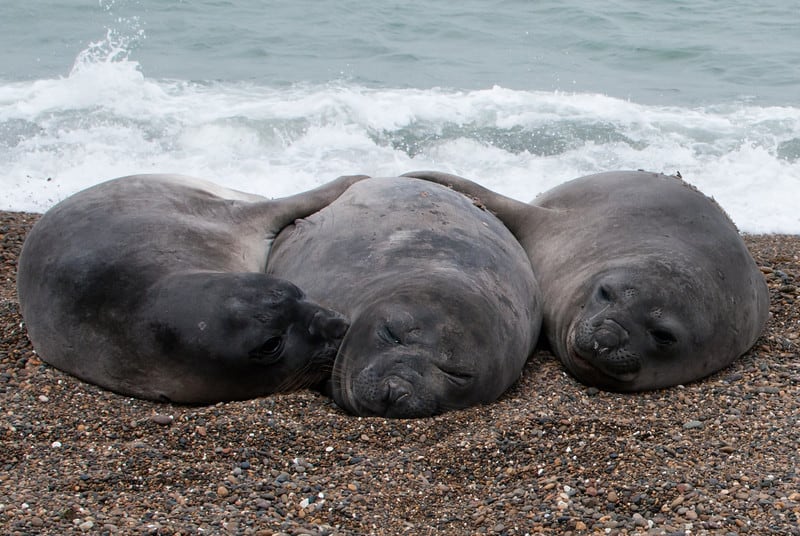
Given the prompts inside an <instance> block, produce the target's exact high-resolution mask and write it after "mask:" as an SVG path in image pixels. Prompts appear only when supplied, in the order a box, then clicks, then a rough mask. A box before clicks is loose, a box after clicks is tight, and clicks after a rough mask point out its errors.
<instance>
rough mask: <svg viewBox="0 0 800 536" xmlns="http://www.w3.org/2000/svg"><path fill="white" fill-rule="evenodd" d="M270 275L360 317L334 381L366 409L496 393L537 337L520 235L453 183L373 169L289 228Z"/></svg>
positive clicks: (398, 408) (448, 404)
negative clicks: (377, 173) (372, 174)
mask: <svg viewBox="0 0 800 536" xmlns="http://www.w3.org/2000/svg"><path fill="white" fill-rule="evenodd" d="M267 273H268V274H270V275H273V276H276V277H282V278H286V279H290V280H291V281H292V282H294V283H295V284H297V285H298V286H300V287H302V288H303V289H305V291H306V292H307V293H308V295H309V297H311V298H312V299H314V300H317V301H319V302H320V303H321V304H323V305H325V306H327V307H332V308H335V309H337V310H339V311H341V312H342V313H344V314H345V315H346V316H347V317H348V318H349V320H350V329H349V330H348V332H347V335H345V337H344V339H343V341H342V344H341V346H340V348H339V353H338V354H337V356H336V363H335V365H334V369H333V374H332V378H331V383H330V390H331V394H332V395H333V398H334V400H335V401H336V403H337V404H338V405H339V406H340V407H342V408H344V409H345V410H347V411H349V412H351V413H354V414H356V415H379V416H385V417H393V418H411V417H425V416H429V415H434V414H437V413H441V412H444V411H447V410H452V409H457V408H464V407H467V406H471V405H475V404H480V403H484V402H490V401H493V400H495V399H497V398H498V397H499V396H500V395H501V394H502V393H503V392H504V391H505V390H506V389H507V388H508V387H509V386H510V385H511V384H512V383H514V381H515V380H516V379H517V378H518V377H519V375H520V373H521V371H522V368H523V366H524V364H525V361H526V360H527V358H528V356H529V355H530V353H531V352H532V351H533V349H534V347H535V344H536V340H537V338H538V334H539V330H540V323H541V311H540V308H539V302H540V299H541V296H540V292H539V287H538V285H537V283H536V280H535V279H534V276H533V272H532V270H531V266H530V262H529V261H528V258H527V257H526V255H525V252H524V251H523V250H522V248H521V247H520V245H519V243H518V242H517V241H516V240H515V239H514V237H513V236H512V235H511V233H510V232H508V230H507V229H506V228H505V227H504V226H503V224H502V223H501V222H500V220H498V219H497V218H495V217H494V216H493V215H492V214H490V213H488V212H486V211H485V210H482V209H481V208H479V207H477V206H475V205H474V204H473V203H472V202H470V201H469V200H468V199H467V198H465V197H464V196H462V195H460V194H458V193H456V192H453V191H452V190H449V189H447V188H444V187H442V186H439V185H437V184H432V183H430V182H425V181H420V180H416V179H410V178H403V177H392V178H373V179H370V180H367V181H363V182H359V183H357V184H355V185H353V186H351V187H350V189H348V190H347V191H346V192H345V193H344V194H342V196H341V197H339V198H338V199H337V200H336V201H334V202H333V203H331V204H330V205H329V206H327V207H326V208H324V209H323V210H321V211H319V212H317V213H316V214H313V215H312V216H310V217H308V218H306V219H303V220H299V221H297V222H295V225H294V226H289V227H287V228H286V229H284V230H283V231H281V233H280V234H279V235H278V237H277V238H276V240H275V243H274V245H273V249H272V251H271V252H270V257H269V261H268V263H267Z"/></svg>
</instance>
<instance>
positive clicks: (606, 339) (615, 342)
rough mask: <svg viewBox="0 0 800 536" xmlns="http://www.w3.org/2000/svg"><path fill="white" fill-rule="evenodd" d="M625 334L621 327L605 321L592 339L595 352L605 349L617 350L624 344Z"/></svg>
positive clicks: (611, 321)
mask: <svg viewBox="0 0 800 536" xmlns="http://www.w3.org/2000/svg"><path fill="white" fill-rule="evenodd" d="M625 337H626V332H625V330H624V329H622V326H620V325H619V324H617V323H616V322H614V321H613V320H605V321H604V322H602V323H601V324H600V325H599V326H598V327H597V329H596V330H595V332H594V334H593V335H592V338H593V339H594V344H593V347H594V350H595V352H601V351H603V350H606V349H614V348H619V347H620V346H622V345H623V344H625Z"/></svg>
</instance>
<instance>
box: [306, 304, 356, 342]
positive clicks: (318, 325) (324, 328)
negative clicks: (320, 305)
mask: <svg viewBox="0 0 800 536" xmlns="http://www.w3.org/2000/svg"><path fill="white" fill-rule="evenodd" d="M349 327H350V322H348V321H347V319H346V318H344V317H343V316H342V315H340V314H339V313H336V312H334V311H327V310H319V311H317V312H316V313H314V316H313V317H312V318H311V322H310V323H309V325H308V332H309V333H310V334H311V335H313V336H315V337H320V338H323V339H327V340H331V339H341V338H343V337H344V335H345V333H347V329H348V328H349Z"/></svg>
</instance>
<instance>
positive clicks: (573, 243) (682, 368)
mask: <svg viewBox="0 0 800 536" xmlns="http://www.w3.org/2000/svg"><path fill="white" fill-rule="evenodd" d="M409 175H410V176H413V177H419V178H424V179H427V180H432V181H435V182H437V183H441V184H447V185H450V186H452V187H453V188H455V189H456V190H458V191H461V192H463V193H465V194H467V195H470V196H474V197H476V198H478V199H479V200H480V202H481V203H484V204H485V205H486V207H487V208H488V209H489V210H492V211H494V212H495V213H496V214H497V215H498V216H499V217H500V219H501V220H502V221H503V222H504V223H505V224H506V225H507V226H508V228H509V229H510V230H511V231H512V232H513V233H514V235H515V236H516V237H517V238H518V239H519V241H520V243H521V244H522V246H523V247H524V248H525V250H526V251H527V253H528V256H529V257H530V260H531V264H532V265H533V269H534V273H535V274H536V277H537V279H538V280H539V284H540V285H541V288H542V294H543V300H544V301H543V310H544V321H543V330H544V333H545V335H546V339H547V341H548V342H549V344H550V347H551V349H552V351H553V352H554V353H555V354H556V356H557V357H558V358H559V359H560V360H561V362H562V363H563V364H564V366H565V367H566V368H567V370H569V372H570V373H572V375H573V376H574V377H575V378H577V379H578V380H579V381H581V382H583V383H585V384H587V385H592V386H596V387H598V388H602V389H607V390H613V391H642V390H649V389H658V388H662V387H668V386H673V385H678V384H683V383H688V382H690V381H693V380H697V379H699V378H702V377H705V376H707V375H708V374H710V373H712V372H715V371H717V370H719V369H721V368H723V367H725V366H726V365H728V364H730V363H731V362H732V361H733V360H734V359H736V358H737V357H738V356H740V355H741V354H743V353H744V352H746V351H747V350H748V349H749V348H750V347H751V346H752V345H753V344H754V343H755V341H756V339H757V338H758V337H759V335H760V333H761V332H762V330H763V328H764V324H765V323H766V320H767V317H768V315H769V293H768V290H767V286H766V282H765V280H764V277H763V275H762V274H761V272H760V271H759V269H758V267H757V266H756V264H755V262H754V261H753V258H752V257H751V256H750V253H749V252H748V250H747V248H746V246H745V244H744V241H743V240H742V238H741V236H740V235H739V232H738V231H737V229H736V227H735V226H734V224H733V223H732V222H731V221H730V219H729V218H728V216H727V215H726V214H725V213H724V212H723V211H722V209H721V208H720V207H719V206H718V205H717V204H716V202H714V201H713V200H712V199H710V198H708V197H706V196H705V195H703V194H702V193H701V192H699V191H698V190H697V189H695V188H694V187H692V186H691V185H689V184H688V183H686V182H684V181H683V180H682V179H680V178H679V177H672V176H666V175H661V174H656V173H648V172H644V171H617V172H609V173H600V174H597V175H589V176H586V177H582V178H578V179H575V180H572V181H569V182H567V183H564V184H562V185H560V186H558V187H556V188H553V189H552V190H549V191H547V192H545V193H544V194H542V195H540V196H539V197H537V198H536V199H535V200H534V201H533V202H532V204H525V203H522V202H519V201H516V200H514V199H510V198H507V197H504V196H501V195H499V194H497V193H494V192H492V191H490V190H488V189H486V188H483V187H481V186H479V185H477V184H475V183H473V182H471V181H469V180H467V179H464V178H461V177H457V176H454V175H448V174H444V173H436V172H414V173H410V174H409Z"/></svg>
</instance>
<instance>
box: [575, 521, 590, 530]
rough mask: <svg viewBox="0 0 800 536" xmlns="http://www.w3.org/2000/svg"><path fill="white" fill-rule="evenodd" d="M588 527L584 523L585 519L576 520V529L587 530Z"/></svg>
mask: <svg viewBox="0 0 800 536" xmlns="http://www.w3.org/2000/svg"><path fill="white" fill-rule="evenodd" d="M587 528H588V527H587V526H586V523H584V522H583V521H576V522H575V530H586V529H587Z"/></svg>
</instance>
